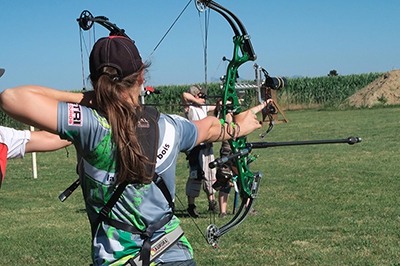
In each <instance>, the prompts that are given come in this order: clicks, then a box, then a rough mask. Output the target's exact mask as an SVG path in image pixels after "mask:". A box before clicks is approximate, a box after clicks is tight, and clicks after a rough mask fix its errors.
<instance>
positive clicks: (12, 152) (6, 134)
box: [0, 126, 31, 159]
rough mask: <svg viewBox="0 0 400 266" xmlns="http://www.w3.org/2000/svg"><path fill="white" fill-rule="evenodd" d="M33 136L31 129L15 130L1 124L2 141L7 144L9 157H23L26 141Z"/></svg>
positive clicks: (0, 136)
mask: <svg viewBox="0 0 400 266" xmlns="http://www.w3.org/2000/svg"><path fill="white" fill-rule="evenodd" d="M30 138H31V132H30V131H29V130H15V129H13V128H8V127H2V126H0V141H1V142H2V143H4V144H5V145H7V148H8V153H7V159H15V158H23V157H24V155H25V147H26V143H28V141H29V140H30Z"/></svg>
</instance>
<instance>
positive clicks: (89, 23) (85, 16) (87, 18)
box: [76, 10, 130, 39]
mask: <svg viewBox="0 0 400 266" xmlns="http://www.w3.org/2000/svg"><path fill="white" fill-rule="evenodd" d="M76 20H77V21H78V24H79V27H81V29H83V30H85V31H86V30H89V29H90V28H92V27H93V24H94V23H98V24H99V25H101V26H103V27H104V28H106V29H107V30H109V31H110V36H111V35H117V36H124V37H127V38H129V36H128V35H126V34H125V30H124V29H121V28H118V27H117V25H116V24H114V23H111V22H110V21H109V20H108V18H107V17H105V16H97V17H93V15H92V13H90V12H89V11H88V10H84V11H82V13H81V15H80V16H79V18H77V19H76ZM129 39H130V38H129Z"/></svg>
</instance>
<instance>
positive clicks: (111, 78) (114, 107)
mask: <svg viewBox="0 0 400 266" xmlns="http://www.w3.org/2000/svg"><path fill="white" fill-rule="evenodd" d="M146 68H147V66H145V65H143V66H142V67H141V68H140V69H139V71H137V72H135V73H133V74H131V75H129V76H127V77H125V78H122V79H121V78H120V77H119V76H118V74H117V71H116V70H115V69H114V68H112V67H104V68H103V72H102V74H101V75H100V76H99V77H98V80H97V81H93V80H92V83H93V87H94V90H95V92H96V101H97V106H98V108H97V110H98V111H99V113H100V114H102V115H104V116H105V117H106V118H107V120H108V123H109V124H110V126H111V132H112V139H113V141H114V142H115V145H116V149H117V163H116V172H117V183H118V184H120V183H121V182H123V181H125V180H126V181H128V182H129V183H143V184H148V183H150V182H151V181H152V177H150V176H147V174H146V165H147V164H150V163H151V162H150V161H149V159H148V158H147V157H146V156H145V155H143V152H142V147H141V145H140V143H139V142H138V139H137V136H136V126H137V124H138V122H139V119H140V118H139V117H138V115H137V114H138V112H140V108H141V107H140V106H135V105H134V104H133V103H137V102H138V99H133V98H132V96H131V95H132V94H131V93H130V90H131V89H132V88H133V87H134V86H137V83H138V79H139V77H140V74H141V72H142V71H143V70H144V69H146ZM127 97H128V99H127Z"/></svg>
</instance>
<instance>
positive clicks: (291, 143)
mask: <svg viewBox="0 0 400 266" xmlns="http://www.w3.org/2000/svg"><path fill="white" fill-rule="evenodd" d="M359 142H361V138H360V137H348V138H347V139H327V140H303V141H286V142H249V143H248V146H249V148H251V149H262V148H269V147H280V146H298V145H315V144H333V143H347V144H349V145H353V144H356V143H359Z"/></svg>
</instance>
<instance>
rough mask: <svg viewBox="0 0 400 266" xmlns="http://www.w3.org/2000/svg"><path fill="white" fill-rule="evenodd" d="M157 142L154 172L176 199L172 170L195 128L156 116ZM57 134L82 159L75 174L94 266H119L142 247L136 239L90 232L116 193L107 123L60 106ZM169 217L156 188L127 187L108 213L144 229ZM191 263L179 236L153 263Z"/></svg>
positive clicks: (111, 231) (107, 230)
mask: <svg viewBox="0 0 400 266" xmlns="http://www.w3.org/2000/svg"><path fill="white" fill-rule="evenodd" d="M158 126H159V141H158V150H157V163H156V168H155V171H156V173H157V174H158V175H159V176H161V177H162V178H163V180H164V182H165V184H166V186H167V188H168V190H169V192H170V193H171V197H172V198H173V199H174V197H175V169H176V161H177V158H178V154H179V152H181V151H186V150H189V149H191V148H193V146H194V145H195V142H196V140H197V128H196V126H195V125H194V124H193V123H191V122H190V121H188V120H187V119H184V118H182V117H180V116H177V115H163V114H160V118H159V121H158ZM58 132H59V135H60V137H61V138H63V139H68V140H71V141H72V142H73V143H74V145H75V148H76V150H77V153H78V157H79V158H81V159H80V162H79V167H78V172H79V175H80V179H81V186H82V190H83V195H84V200H85V204H86V211H87V215H88V217H89V221H90V224H91V227H92V234H93V246H92V252H93V254H92V255H93V263H94V265H122V264H123V263H124V262H125V261H127V260H128V259H129V258H131V257H133V256H134V255H135V254H136V253H137V252H138V251H139V250H140V248H141V246H142V244H143V240H142V239H141V237H140V236H139V235H135V234H132V233H130V232H126V231H123V230H119V229H116V228H114V227H112V226H109V225H107V224H104V223H101V224H100V226H99V227H98V228H93V227H94V224H95V222H96V219H97V216H98V215H97V213H98V212H99V211H100V210H101V209H102V207H103V206H104V205H105V204H106V202H107V201H108V200H109V199H110V197H111V196H112V194H113V193H114V191H115V186H114V183H115V181H116V172H115V164H116V149H115V145H114V143H113V141H112V139H111V129H110V125H109V124H108V122H107V120H106V119H105V118H104V117H102V116H100V115H99V114H98V113H97V112H96V111H95V110H93V109H90V108H87V107H84V106H80V105H78V104H70V103H59V105H58ZM171 212H172V210H171V208H170V206H169V204H168V201H167V200H166V198H165V196H164V195H163V193H162V192H161V191H160V189H159V188H158V187H157V186H156V185H155V184H154V183H151V184H129V185H128V186H127V187H126V189H125V190H124V192H123V193H122V195H121V196H120V197H119V200H118V201H117V203H116V204H115V205H114V208H113V209H112V211H111V212H110V217H111V218H112V219H115V220H118V221H120V222H123V223H127V224H130V225H133V226H135V227H137V228H138V229H145V228H146V227H147V226H148V225H150V224H153V223H155V222H157V221H159V220H161V219H162V218H164V217H166V216H167V215H168V214H170V213H171ZM179 224H180V221H179V219H178V218H177V217H176V216H173V218H172V220H171V221H170V222H169V223H168V224H166V225H165V226H164V227H162V228H160V229H159V230H157V231H156V232H155V233H154V235H153V237H152V241H153V240H155V239H157V238H158V237H160V236H161V235H163V234H164V233H165V232H168V231H170V230H174V229H175V228H176V227H178V226H179ZM192 258H193V251H192V248H191V246H190V244H189V243H188V241H187V240H186V238H185V237H184V236H183V237H181V239H180V240H179V241H178V242H177V243H176V244H175V245H174V246H173V247H172V248H170V249H169V250H168V251H167V252H165V253H164V254H163V255H162V256H161V257H160V258H159V259H157V262H172V261H182V260H188V259H192Z"/></svg>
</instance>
